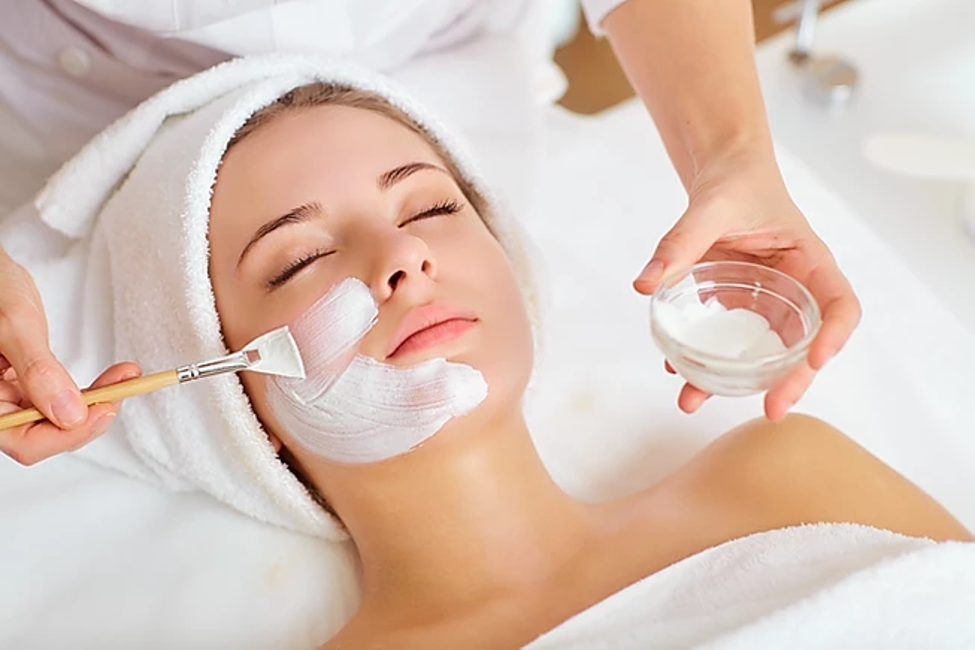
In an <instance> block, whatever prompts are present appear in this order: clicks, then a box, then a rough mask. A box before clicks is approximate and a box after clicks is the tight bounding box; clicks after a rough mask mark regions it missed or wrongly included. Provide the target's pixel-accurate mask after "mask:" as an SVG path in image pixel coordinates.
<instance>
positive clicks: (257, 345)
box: [0, 326, 305, 431]
mask: <svg viewBox="0 0 975 650" xmlns="http://www.w3.org/2000/svg"><path fill="white" fill-rule="evenodd" d="M240 370H248V371H251V372H259V373H263V374H266V375H278V376H282V377H295V378H298V379H304V378H305V365H304V363H303V362H302V360H301V353H300V352H299V351H298V345H297V344H296V343H295V340H294V338H293V337H292V336H291V332H290V331H289V330H288V327H287V326H284V327H279V328H278V329H276V330H272V331H270V332H268V333H267V334H264V335H262V336H259V337H258V338H256V339H254V340H253V341H251V342H250V343H248V344H247V345H246V346H244V348H243V349H241V350H240V351H239V352H235V353H233V354H228V355H227V356H224V357H220V358H217V359H211V360H210V361H203V362H201V363H191V364H188V365H185V366H180V367H179V368H176V369H175V370H166V371H165V372H157V373H155V374H152V375H146V376H143V377H136V378H135V379H129V380H127V381H122V382H119V383H117V384H112V385H111V386H104V387H102V388H93V389H90V390H84V391H82V392H81V397H82V399H84V401H85V404H88V405H92V404H103V403H105V402H115V401H117V400H121V399H125V398H127V397H134V396H136V395H144V394H145V393H151V392H153V391H157V390H159V389H161V388H166V387H168V386H174V385H176V384H185V383H187V382H191V381H196V380H197V379H206V378H208V377H216V376H217V375H223V374H226V373H228V372H238V371H240ZM43 419H45V416H44V414H43V413H41V412H40V411H38V410H37V409H35V408H29V409H24V410H22V411H14V412H13V413H9V414H7V415H3V416H0V431H3V430H4V429H11V428H13V427H18V426H21V425H24V424H28V423H30V422H37V421H39V420H43Z"/></svg>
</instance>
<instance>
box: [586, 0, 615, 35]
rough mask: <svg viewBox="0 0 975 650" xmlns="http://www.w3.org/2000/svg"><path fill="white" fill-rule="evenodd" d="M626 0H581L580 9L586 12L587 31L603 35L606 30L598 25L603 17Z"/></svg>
mask: <svg viewBox="0 0 975 650" xmlns="http://www.w3.org/2000/svg"><path fill="white" fill-rule="evenodd" d="M624 2H626V0H582V11H583V12H584V13H585V14H586V22H587V23H589V31H591V32H592V33H593V34H595V35H596V36H605V35H606V32H604V31H603V29H602V27H600V25H601V23H602V22H603V18H605V17H606V16H608V15H609V12H611V11H612V10H613V9H616V8H617V7H618V6H620V5H621V4H623V3H624Z"/></svg>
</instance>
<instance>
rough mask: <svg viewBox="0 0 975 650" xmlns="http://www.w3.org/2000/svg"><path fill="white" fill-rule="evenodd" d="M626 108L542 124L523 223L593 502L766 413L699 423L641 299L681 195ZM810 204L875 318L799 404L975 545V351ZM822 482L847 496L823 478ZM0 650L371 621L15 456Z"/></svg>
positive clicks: (915, 289) (557, 459)
mask: <svg viewBox="0 0 975 650" xmlns="http://www.w3.org/2000/svg"><path fill="white" fill-rule="evenodd" d="M653 133H654V132H653V129H652V126H651V124H650V123H649V118H648V117H647V116H646V114H645V112H644V111H643V110H642V108H641V107H640V106H639V105H636V104H634V103H630V104H627V105H624V106H623V107H621V108H619V109H616V110H613V111H611V112H609V113H606V114H603V115H601V116H599V117H596V118H582V117H578V116H572V115H569V114H566V113H563V112H560V111H553V112H552V113H551V114H550V115H548V116H547V120H546V123H545V127H544V132H543V135H544V156H543V161H544V171H543V173H542V175H541V179H540V187H539V196H538V200H537V202H536V205H535V206H534V208H533V209H532V210H531V211H530V213H529V214H527V215H526V217H525V220H526V223H527V224H528V227H529V230H531V231H532V233H533V234H534V235H535V236H536V238H537V239H539V240H540V241H541V244H542V245H541V248H542V249H543V250H544V252H545V261H544V264H543V267H544V268H543V270H544V277H543V283H544V285H545V286H547V296H548V299H547V304H546V307H547V326H546V336H545V350H544V352H543V354H542V358H541V360H540V370H539V373H538V376H537V381H536V388H535V391H534V395H533V398H532V404H531V419H532V422H533V423H534V425H535V431H536V436H537V440H538V446H539V449H540V451H541V453H542V455H543V456H544V458H545V459H546V462H547V463H548V464H549V466H550V468H551V470H552V472H553V475H554V476H555V477H556V479H557V480H558V481H559V482H560V483H562V484H563V485H564V486H565V487H566V488H567V489H568V490H570V491H572V492H573V493H576V494H579V495H581V496H585V497H587V498H605V497H610V496H615V495H620V494H624V493H627V492H631V491H633V490H636V489H639V488H641V487H644V486H647V485H649V484H651V483H652V482H653V481H654V480H656V479H657V478H659V477H661V476H662V475H664V474H665V473H666V472H668V471H669V470H671V469H672V468H674V467H675V466H676V465H677V464H679V463H680V462H681V461H683V460H685V459H686V458H688V457H689V456H690V455H691V454H693V453H694V451H695V450H696V449H699V448H700V447H701V446H702V445H703V444H705V443H706V442H707V441H709V440H711V439H713V438H714V437H715V436H717V435H719V434H720V433H721V432H723V431H725V430H727V429H728V428H730V427H731V426H734V425H736V424H738V423H740V422H741V421H743V420H744V419H747V418H750V417H754V416H757V415H759V414H760V409H761V402H760V400H759V399H758V398H747V399H741V400H719V399H715V400H711V401H710V402H709V403H708V404H706V405H705V407H704V409H703V410H702V412H701V413H699V414H698V415H695V416H693V417H687V416H685V415H683V414H681V413H680V412H679V411H678V409H677V407H676V404H675V398H676V393H677V390H678V388H679V385H680V382H679V380H677V379H675V378H673V377H670V376H669V375H666V374H665V373H664V372H663V370H662V368H661V358H660V355H659V353H658V352H657V351H656V350H655V349H654V348H653V344H652V342H651V340H650V337H649V327H648V322H647V299H645V298H641V297H639V296H637V295H636V294H635V293H634V292H633V290H632V289H631V288H630V285H629V283H630V281H631V280H632V278H633V277H634V276H635V274H636V273H637V271H638V270H639V268H640V267H641V265H642V264H643V263H644V262H645V261H646V259H647V257H648V255H649V254H650V252H651V250H652V247H653V244H654V243H655V242H656V240H657V239H658V237H659V236H660V235H661V234H662V233H663V232H664V231H665V230H666V228H667V227H668V225H669V224H670V223H671V222H672V221H673V220H674V219H675V218H676V217H677V216H678V215H679V214H680V212H681V210H682V209H683V203H684V199H683V194H682V192H681V189H680V187H679V184H678V183H677V179H676V177H675V176H674V173H673V171H672V170H671V168H670V166H669V163H668V162H667V160H666V157H665V154H664V151H663V148H662V146H661V145H660V143H659V141H658V140H657V139H656V137H655V136H654V135H653ZM781 162H782V164H783V168H784V171H785V175H786V178H787V181H788V183H789V186H790V189H791V190H792V192H793V194H794V196H795V198H796V200H797V201H798V203H799V204H800V206H801V207H803V208H804V209H805V210H806V211H807V213H808V215H809V217H810V219H811V221H812V223H813V224H814V226H815V227H816V228H817V230H819V231H820V233H821V234H822V235H823V236H824V238H826V239H827V241H828V242H829V243H830V244H831V246H832V248H833V251H834V253H835V254H836V255H837V257H838V258H839V260H840V262H841V264H842V266H843V268H844V269H845V270H846V271H847V272H848V274H849V276H850V278H851V280H852V281H853V283H854V285H855V287H856V288H857V290H858V291H859V295H860V297H861V299H862V302H863V305H864V320H863V323H862V325H861V327H860V329H859V331H858V333H857V334H856V335H855V337H854V339H853V340H852V341H851V343H850V345H849V346H848V348H847V350H846V351H845V352H844V353H843V354H842V355H840V357H839V358H838V359H836V361H835V362H834V363H832V364H831V365H830V366H829V367H828V368H827V370H826V371H825V372H824V373H823V374H822V375H821V376H820V378H819V379H818V380H817V382H816V384H815V385H814V387H813V389H812V390H811V392H810V394H809V395H808V397H807V398H806V399H805V400H804V401H802V402H801V403H800V405H799V409H800V410H802V411H804V412H809V413H813V414H815V415H818V416H820V417H823V418H824V419H827V420H829V421H830V422H832V423H833V424H835V425H837V426H838V427H840V428H841V429H843V430H844V431H846V432H847V433H849V434H850V435H851V436H852V437H853V438H855V439H856V440H858V441H859V442H860V443H861V444H863V445H864V446H866V447H867V448H868V449H870V450H871V451H872V452H873V453H875V454H877V455H878V456H880V457H881V458H882V459H884V460H885V461H886V462H888V463H890V464H891V465H893V466H894V467H895V468H897V469H898V470H900V471H901V472H903V473H904V474H905V475H907V476H908V477H909V478H911V479H912V480H914V481H915V482H916V483H918V484H919V485H920V486H921V487H923V488H925V489H926V490H928V491H929V492H930V493H931V494H933V495H934V496H935V497H936V498H938V499H939V500H940V501H941V502H942V503H944V504H945V505H946V506H947V507H948V508H949V509H951V510H952V511H953V512H954V513H955V514H956V515H957V516H959V517H960V518H961V519H962V521H963V522H965V523H966V524H967V525H968V526H969V527H975V472H973V471H972V469H973V468H975V426H973V424H975V411H973V404H975V382H972V381H971V380H970V374H971V370H970V364H971V362H972V360H975V338H973V337H972V336H971V334H970V333H969V332H968V330H966V329H965V328H963V327H962V326H961V325H960V324H959V323H958V322H957V321H956V320H955V319H954V317H952V316H951V314H950V313H949V312H948V311H947V310H946V309H945V307H944V305H943V304H941V303H940V302H938V301H937V299H935V298H934V297H933V296H932V294H931V293H930V292H928V291H927V290H926V289H925V288H924V287H923V286H922V285H921V284H920V283H919V282H918V280H917V279H916V278H914V277H913V276H912V275H911V274H910V273H909V272H908V271H907V270H906V267H904V266H903V265H902V264H901V263H900V262H899V261H898V260H897V259H896V257H895V256H894V255H893V254H892V253H891V252H890V251H889V250H888V249H887V248H886V247H884V246H883V245H882V244H881V243H880V242H879V241H878V240H877V239H876V238H875V237H874V236H873V235H871V234H870V232H869V231H868V230H867V229H866V228H864V227H863V226H862V225H861V224H860V223H859V221H858V220H857V218H856V217H855V216H854V215H852V214H851V213H850V212H849V211H848V210H847V209H846V208H845V207H844V206H843V205H842V204H841V203H840V202H839V201H838V200H837V199H836V198H835V197H834V196H833V195H832V193H830V192H829V191H828V190H827V189H826V188H824V187H823V186H822V185H821V184H820V183H819V182H818V181H817V180H816V179H815V178H813V177H812V176H811V175H810V174H809V173H808V172H807V171H806V170H805V169H804V168H803V166H802V165H801V164H799V163H798V162H796V161H795V160H794V159H792V157H791V156H789V155H787V154H785V153H784V152H783V153H782V156H781ZM824 480H829V477H828V476H824ZM0 557H3V558H4V568H3V569H2V571H0V575H2V581H0V648H18V649H19V650H21V649H22V650H31V649H48V648H55V647H71V648H74V649H87V648H93V649H94V648H98V649H101V650H110V649H113V648H133V647H138V648H142V649H147V650H151V649H155V648H160V649H161V648H185V649H193V648H231V647H232V648H235V649H247V648H255V649H257V648H281V649H288V648H295V649H298V648H312V647H314V646H315V644H316V643H320V642H321V641H322V640H323V639H324V638H325V637H326V636H327V635H328V634H329V632H330V631H332V630H334V629H336V628H337V627H338V626H340V625H341V623H342V621H343V620H344V619H345V618H346V617H347V616H349V615H350V614H351V612H352V611H353V609H354V607H355V601H356V587H355V568H354V564H353V554H352V552H351V549H350V548H348V547H334V546H327V545H324V544H322V543H320V542H318V541H315V540H311V539H308V538H303V537H300V536H297V535H294V534H290V533H286V532H284V531H281V530H276V529H273V528H269V527H267V526H264V525H261V524H258V523H256V522H253V521H250V520H247V519H245V518H243V517H242V516H240V515H237V514H236V513H234V512H231V511H229V510H227V509H226V508H224V507H223V506H220V505H217V504H215V503H213V502H212V501H211V500H209V499H208V498H207V497H204V496H202V495H171V494H165V493H162V492H159V491H157V490H155V489H153V488H150V487H147V486H144V485H140V484H138V483H135V482H133V481H132V480H130V479H127V478H124V477H122V476H118V475H115V474H112V473H110V472H108V471H106V470H103V469H100V468H97V467H93V466H90V465H87V464H86V463H84V462H83V461H80V460H78V459H74V458H69V457H65V458H58V459H53V460H51V461H48V462H45V463H43V464H41V465H39V466H37V467H34V468H30V469H23V468H20V467H18V466H16V465H14V464H13V463H12V462H10V461H7V460H6V459H0Z"/></svg>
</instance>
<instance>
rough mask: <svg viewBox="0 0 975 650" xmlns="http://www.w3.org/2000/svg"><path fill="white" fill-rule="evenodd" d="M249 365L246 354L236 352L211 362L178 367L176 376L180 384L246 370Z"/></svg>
mask: <svg viewBox="0 0 975 650" xmlns="http://www.w3.org/2000/svg"><path fill="white" fill-rule="evenodd" d="M250 365H251V361H250V360H249V359H248V357H247V355H246V353H244V352H237V353H236V354H229V355H227V356H225V357H220V358H219V359H213V360H212V361H203V362H201V363H191V364H188V365H185V366H180V367H179V368H177V369H176V376H177V377H178V378H179V383H181V384H182V383H185V382H188V381H194V380H196V379H206V378H207V377H213V376H214V375H223V374H226V373H228V372H237V371H238V370H247V368H249V367H250Z"/></svg>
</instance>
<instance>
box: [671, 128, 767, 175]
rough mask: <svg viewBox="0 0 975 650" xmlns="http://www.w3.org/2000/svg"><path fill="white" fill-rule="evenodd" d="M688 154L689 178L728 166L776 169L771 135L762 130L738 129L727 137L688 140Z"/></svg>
mask: <svg viewBox="0 0 975 650" xmlns="http://www.w3.org/2000/svg"><path fill="white" fill-rule="evenodd" d="M688 157H689V159H690V162H691V165H692V170H691V174H690V178H691V179H692V180H696V179H698V178H699V177H700V176H702V175H707V174H708V172H709V170H713V169H715V168H722V169H727V168H728V167H729V166H743V167H745V168H759V169H760V168H769V169H770V170H774V171H775V172H776V173H777V172H778V163H777V162H776V160H775V148H774V146H773V145H772V138H771V136H770V135H769V134H768V131H767V130H764V129H761V130H758V131H757V132H756V131H754V130H752V131H749V130H740V129H739V130H736V131H735V132H734V133H732V134H729V135H727V136H723V137H716V138H712V139H710V140H709V141H704V142H698V143H690V144H689V146H688Z"/></svg>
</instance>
